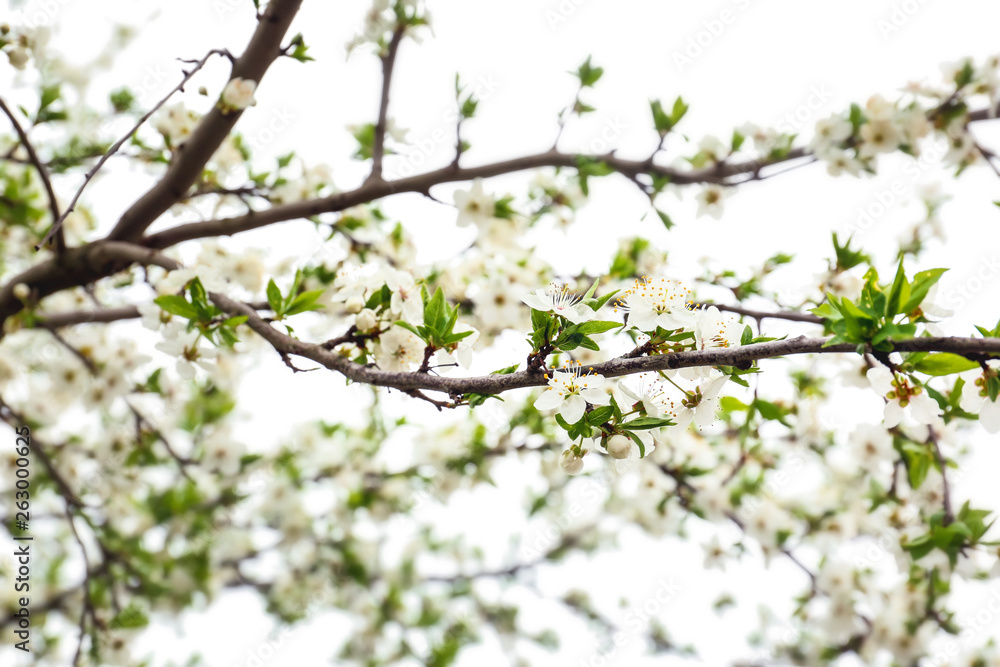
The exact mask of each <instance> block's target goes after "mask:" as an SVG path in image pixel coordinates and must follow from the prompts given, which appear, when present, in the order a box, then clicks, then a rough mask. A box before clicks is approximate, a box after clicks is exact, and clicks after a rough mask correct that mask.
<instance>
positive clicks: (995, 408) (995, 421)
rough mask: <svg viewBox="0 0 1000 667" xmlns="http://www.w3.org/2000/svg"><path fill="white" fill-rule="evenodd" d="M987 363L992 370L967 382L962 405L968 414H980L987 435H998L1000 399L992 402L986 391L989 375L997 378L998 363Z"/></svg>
mask: <svg viewBox="0 0 1000 667" xmlns="http://www.w3.org/2000/svg"><path fill="white" fill-rule="evenodd" d="M986 363H987V364H989V368H990V370H988V371H985V372H983V373H982V374H981V375H979V376H978V377H975V378H969V379H967V380H966V381H965V385H964V386H963V387H962V402H961V403H960V405H961V407H962V409H963V410H965V411H966V412H971V413H972V414H977V413H978V414H979V423H981V424H982V425H983V428H985V429H986V432H987V433H998V432H1000V398H998V399H997V400H995V401H994V400H991V399H990V395H989V392H988V391H987V389H986V385H987V383H988V375H989V374H992V375H993V376H996V373H997V368H996V365H997V362H995V361H993V360H990V361H988V362H986ZM970 375H971V374H970Z"/></svg>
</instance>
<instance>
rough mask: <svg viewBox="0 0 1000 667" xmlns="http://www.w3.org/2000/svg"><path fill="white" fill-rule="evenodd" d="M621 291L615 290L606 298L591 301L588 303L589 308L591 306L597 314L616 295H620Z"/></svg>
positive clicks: (601, 297) (606, 295)
mask: <svg viewBox="0 0 1000 667" xmlns="http://www.w3.org/2000/svg"><path fill="white" fill-rule="evenodd" d="M619 291H620V290H615V291H613V292H608V293H607V294H605V295H604V296H600V297H598V298H596V299H590V301H588V302H586V303H587V305H588V306H590V308H591V310H593V311H594V312H595V313H596V312H597V311H599V310H600V309H601V308H602V307H603V306H604V304H606V303H607V302H608V301H610V300H611V299H612V298H613V297H614V295H615V294H618V292H619Z"/></svg>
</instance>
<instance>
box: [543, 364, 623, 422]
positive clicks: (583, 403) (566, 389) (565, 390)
mask: <svg viewBox="0 0 1000 667" xmlns="http://www.w3.org/2000/svg"><path fill="white" fill-rule="evenodd" d="M546 377H547V378H548V380H549V386H548V388H547V389H546V390H545V391H543V392H542V393H541V395H540V396H539V397H538V398H537V399H536V400H535V407H536V408H538V409H539V410H554V409H556V408H558V411H559V414H560V415H561V416H562V418H563V419H565V420H566V422H567V423H569V424H575V423H576V422H578V421H580V419H582V418H583V414H584V412H586V409H587V403H593V404H595V405H607V404H608V403H610V402H611V395H610V394H608V393H607V392H605V391H603V390H602V388H603V387H604V382H605V379H604V376H603V375H598V374H596V373H587V372H585V371H584V368H583V367H582V366H571V367H569V368H567V369H565V370H558V371H554V372H553V373H552V375H551V376H549V375H548V374H546Z"/></svg>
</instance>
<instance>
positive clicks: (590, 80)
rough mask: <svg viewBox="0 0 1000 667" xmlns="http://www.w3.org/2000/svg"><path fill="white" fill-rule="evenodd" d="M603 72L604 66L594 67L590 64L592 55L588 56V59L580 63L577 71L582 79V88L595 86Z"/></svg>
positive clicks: (577, 75) (577, 74)
mask: <svg viewBox="0 0 1000 667" xmlns="http://www.w3.org/2000/svg"><path fill="white" fill-rule="evenodd" d="M603 74H604V68H603V67H594V66H593V65H591V64H590V56H587V60H586V61H584V63H583V64H582V65H580V68H579V69H578V70H577V71H576V72H575V75H576V77H577V78H578V79H580V87H581V88H591V87H593V85H594V84H595V83H597V82H598V80H599V79H600V78H601V75H603Z"/></svg>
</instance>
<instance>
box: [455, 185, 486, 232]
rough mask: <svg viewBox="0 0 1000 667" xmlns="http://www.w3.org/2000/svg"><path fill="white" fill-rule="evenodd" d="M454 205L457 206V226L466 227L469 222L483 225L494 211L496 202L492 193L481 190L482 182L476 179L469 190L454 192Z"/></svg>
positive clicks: (478, 225) (479, 225)
mask: <svg viewBox="0 0 1000 667" xmlns="http://www.w3.org/2000/svg"><path fill="white" fill-rule="evenodd" d="M455 206H456V207H457V208H458V226H459V227H468V226H469V223H470V222H471V223H472V224H474V225H476V226H477V227H483V226H485V225H487V224H488V223H489V221H490V220H491V219H492V218H493V214H494V213H495V212H496V202H494V200H493V196H492V195H488V194H486V193H485V192H483V182H482V180H480V179H478V178H477V179H476V180H474V181H473V182H472V188H470V189H469V190H458V191H457V192H455Z"/></svg>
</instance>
